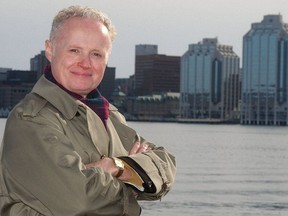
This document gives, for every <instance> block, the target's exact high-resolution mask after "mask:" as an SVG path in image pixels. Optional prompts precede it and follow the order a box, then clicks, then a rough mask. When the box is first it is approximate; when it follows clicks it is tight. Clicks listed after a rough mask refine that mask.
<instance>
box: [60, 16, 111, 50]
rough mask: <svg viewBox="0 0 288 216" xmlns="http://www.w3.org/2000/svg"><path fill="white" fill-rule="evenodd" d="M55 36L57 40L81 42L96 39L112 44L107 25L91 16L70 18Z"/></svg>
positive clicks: (96, 40)
mask: <svg viewBox="0 0 288 216" xmlns="http://www.w3.org/2000/svg"><path fill="white" fill-rule="evenodd" d="M55 36H56V40H59V39H60V40H61V39H64V40H77V41H78V42H81V43H85V42H88V41H89V42H93V41H95V42H99V43H100V42H101V43H104V44H107V45H109V46H110V45H111V38H110V35H109V31H108V29H107V27H106V26H105V25H104V24H103V23H102V22H100V21H98V20H95V19H90V18H79V17H73V18H69V19H68V20H66V21H65V22H64V23H63V25H62V27H61V29H59V31H58V32H57V34H56V35H55ZM62 42H63V41H62ZM66 42H67V41H66ZM104 44H103V45H104Z"/></svg>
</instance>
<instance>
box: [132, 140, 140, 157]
mask: <svg viewBox="0 0 288 216" xmlns="http://www.w3.org/2000/svg"><path fill="white" fill-rule="evenodd" d="M140 146H141V144H140V142H139V141H136V142H135V143H134V145H133V147H132V148H131V150H130V152H129V155H131V154H136V153H137V152H138V150H139V148H140Z"/></svg>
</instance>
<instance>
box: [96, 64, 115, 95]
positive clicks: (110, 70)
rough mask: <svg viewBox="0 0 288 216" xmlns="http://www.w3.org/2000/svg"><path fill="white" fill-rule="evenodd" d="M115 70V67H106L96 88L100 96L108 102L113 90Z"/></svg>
mask: <svg viewBox="0 0 288 216" xmlns="http://www.w3.org/2000/svg"><path fill="white" fill-rule="evenodd" d="M115 74H116V68H115V67H108V66H107V67H106V68H105V72H104V76H103V79H102V81H101V83H100V85H99V86H98V89H99V91H100V92H101V94H102V95H103V96H104V97H106V98H107V99H108V100H110V99H111V96H112V94H113V92H114V90H115V76H116V75H115Z"/></svg>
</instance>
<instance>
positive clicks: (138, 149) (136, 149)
mask: <svg viewBox="0 0 288 216" xmlns="http://www.w3.org/2000/svg"><path fill="white" fill-rule="evenodd" d="M137 137H138V138H137V140H136V142H135V143H134V145H133V146H132V148H131V150H130V151H129V155H132V154H137V153H143V152H148V151H151V148H150V147H149V146H148V145H147V144H144V143H142V144H141V142H140V140H141V139H140V137H139V135H138V134H137Z"/></svg>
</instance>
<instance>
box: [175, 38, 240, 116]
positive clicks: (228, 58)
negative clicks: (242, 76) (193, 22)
mask: <svg viewBox="0 0 288 216" xmlns="http://www.w3.org/2000/svg"><path fill="white" fill-rule="evenodd" d="M239 62H240V60H239V57H238V56H237V55H236V54H235V53H234V51H233V48H232V46H227V45H220V44H218V40H217V38H206V39H203V41H202V42H199V43H198V44H191V45H189V50H188V51H187V52H186V53H185V54H184V55H183V56H182V57H181V73H180V93H181V95H180V118H181V119H221V120H231V119H237V118H238V119H239V109H238V108H239V106H238V103H239V92H240V91H239V70H240V68H239Z"/></svg>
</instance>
